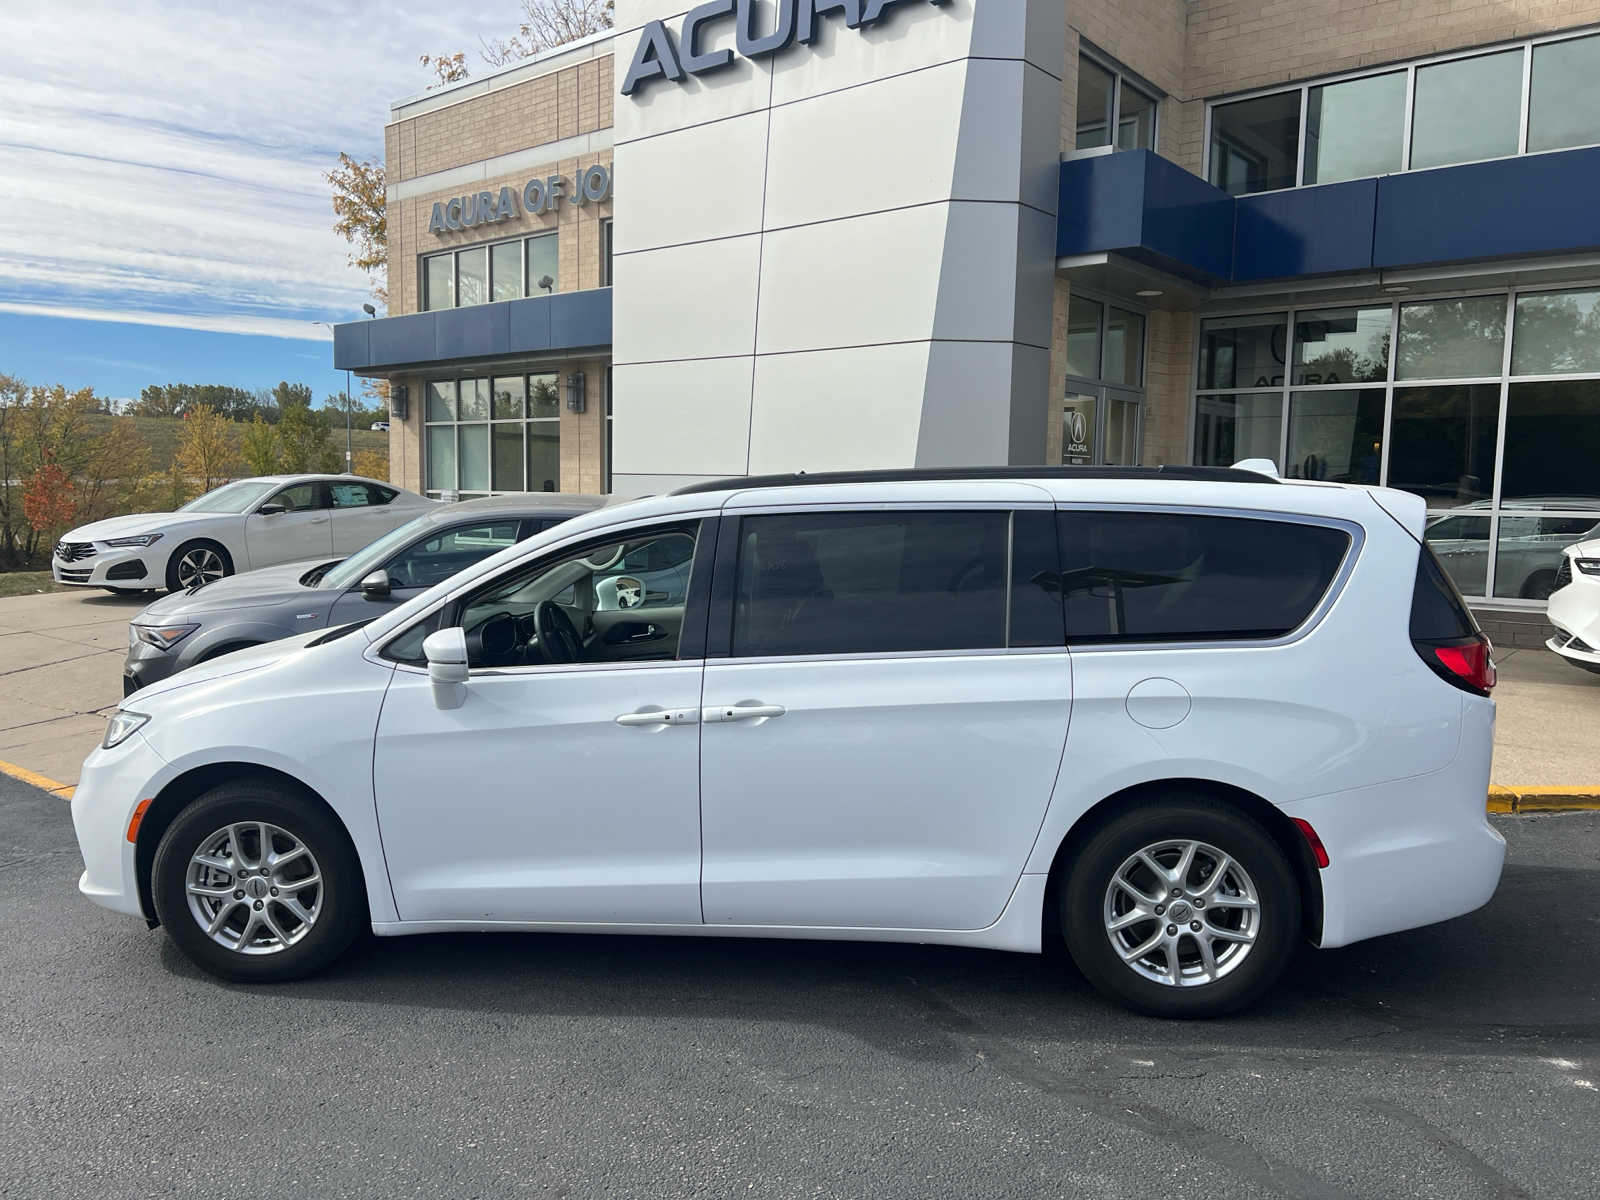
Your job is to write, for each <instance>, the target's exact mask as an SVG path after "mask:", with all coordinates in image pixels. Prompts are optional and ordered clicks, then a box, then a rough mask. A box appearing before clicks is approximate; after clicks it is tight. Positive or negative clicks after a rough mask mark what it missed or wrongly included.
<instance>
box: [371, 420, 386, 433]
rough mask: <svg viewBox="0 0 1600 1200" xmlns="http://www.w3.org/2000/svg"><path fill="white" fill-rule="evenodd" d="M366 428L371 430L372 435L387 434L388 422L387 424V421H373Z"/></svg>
mask: <svg viewBox="0 0 1600 1200" xmlns="http://www.w3.org/2000/svg"><path fill="white" fill-rule="evenodd" d="M367 428H368V429H370V430H372V432H373V433H388V432H389V422H387V421H374V422H373V423H372V424H371V425H368V426H367Z"/></svg>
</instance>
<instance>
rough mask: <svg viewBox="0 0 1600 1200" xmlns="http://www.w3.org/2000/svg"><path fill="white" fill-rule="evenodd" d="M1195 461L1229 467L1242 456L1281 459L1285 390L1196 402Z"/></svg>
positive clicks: (1245, 393)
mask: <svg viewBox="0 0 1600 1200" xmlns="http://www.w3.org/2000/svg"><path fill="white" fill-rule="evenodd" d="M1196 410H1197V411H1196V413H1195V433H1194V461H1195V463H1196V464H1198V465H1199V466H1202V467H1229V466H1232V465H1233V464H1234V463H1236V462H1238V461H1239V460H1240V459H1245V458H1266V459H1270V460H1271V461H1273V462H1277V461H1278V453H1279V450H1280V443H1281V439H1282V436H1283V393H1282V392H1243V393H1240V394H1238V395H1233V396H1201V397H1200V398H1199V399H1198V400H1197V401H1196Z"/></svg>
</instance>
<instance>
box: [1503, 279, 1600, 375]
mask: <svg viewBox="0 0 1600 1200" xmlns="http://www.w3.org/2000/svg"><path fill="white" fill-rule="evenodd" d="M1569 371H1584V372H1591V371H1592V372H1596V373H1600V291H1583V292H1533V293H1531V294H1529V295H1524V296H1518V297H1517V316H1516V328H1515V330H1514V331H1513V333H1512V338H1511V373H1512V374H1513V375H1557V374H1564V373H1566V372H1569Z"/></svg>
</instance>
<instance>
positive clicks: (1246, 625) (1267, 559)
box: [1058, 511, 1350, 643]
mask: <svg viewBox="0 0 1600 1200" xmlns="http://www.w3.org/2000/svg"><path fill="white" fill-rule="evenodd" d="M1058 523H1059V526H1060V530H1061V569H1062V579H1063V590H1064V591H1065V593H1066V607H1067V640H1068V642H1069V643H1072V642H1123V641H1127V642H1140V641H1197V640H1205V639H1217V638H1273V637H1281V636H1283V635H1284V634H1287V633H1290V632H1292V631H1293V630H1295V629H1297V628H1298V627H1299V626H1300V625H1301V624H1302V623H1304V621H1305V620H1306V618H1307V617H1309V616H1310V615H1311V613H1312V612H1313V611H1314V610H1315V608H1316V606H1317V604H1318V602H1319V601H1320V600H1321V599H1322V597H1323V596H1324V595H1326V594H1327V591H1328V587H1329V585H1330V584H1331V583H1332V582H1333V577H1334V574H1335V573H1336V572H1337V571H1338V569H1339V564H1340V563H1341V562H1343V561H1344V556H1345V553H1346V552H1347V551H1348V550H1349V547H1350V535H1349V534H1347V533H1345V532H1344V531H1342V530H1339V529H1329V528H1327V527H1325V526H1321V525H1303V524H1298V523H1296V524H1291V523H1288V522H1283V521H1264V520H1255V519H1249V518H1241V517H1205V516H1193V515H1190V514H1185V513H1145V512H1084V511H1068V512H1062V513H1060V514H1059V515H1058Z"/></svg>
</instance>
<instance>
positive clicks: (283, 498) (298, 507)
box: [268, 483, 326, 512]
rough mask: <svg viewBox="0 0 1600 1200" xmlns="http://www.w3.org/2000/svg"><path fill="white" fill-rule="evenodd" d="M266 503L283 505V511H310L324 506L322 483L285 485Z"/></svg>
mask: <svg viewBox="0 0 1600 1200" xmlns="http://www.w3.org/2000/svg"><path fill="white" fill-rule="evenodd" d="M268 503H269V504H281V505H283V511H284V512H310V511H311V510H313V509H318V508H324V507H326V505H325V504H324V503H323V499H322V485H321V484H318V483H297V484H295V485H293V486H292V487H286V488H284V489H283V490H282V491H281V492H279V493H278V494H277V495H275V496H273V497H272V499H271V500H269V501H268Z"/></svg>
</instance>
